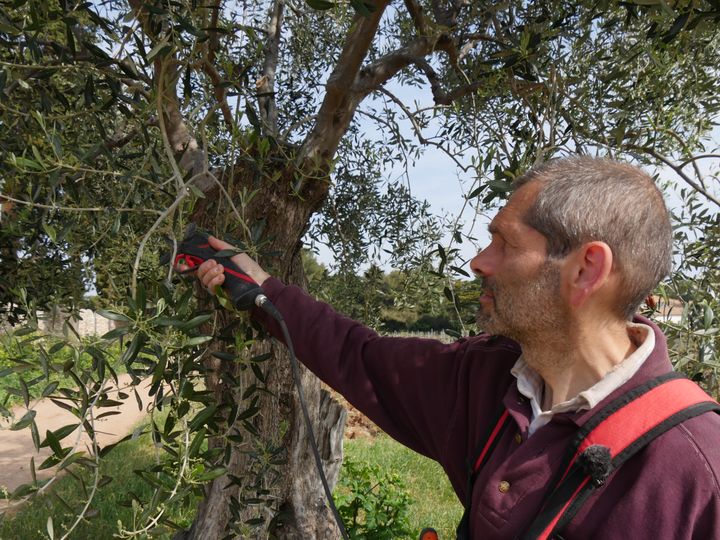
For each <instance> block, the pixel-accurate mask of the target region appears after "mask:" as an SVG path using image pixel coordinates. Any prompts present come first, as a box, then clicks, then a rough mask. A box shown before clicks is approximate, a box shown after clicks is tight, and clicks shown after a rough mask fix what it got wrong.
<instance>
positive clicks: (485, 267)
mask: <svg viewBox="0 0 720 540" xmlns="http://www.w3.org/2000/svg"><path fill="white" fill-rule="evenodd" d="M489 255H490V254H489V253H488V248H485V249H483V250H481V251H480V252H479V253H478V254H477V255H475V257H473V258H472V260H471V261H470V270H472V272H473V274H475V275H476V276H483V277H487V276H490V275H492V274H493V272H494V268H493V264H492V261H491V257H490V256H489Z"/></svg>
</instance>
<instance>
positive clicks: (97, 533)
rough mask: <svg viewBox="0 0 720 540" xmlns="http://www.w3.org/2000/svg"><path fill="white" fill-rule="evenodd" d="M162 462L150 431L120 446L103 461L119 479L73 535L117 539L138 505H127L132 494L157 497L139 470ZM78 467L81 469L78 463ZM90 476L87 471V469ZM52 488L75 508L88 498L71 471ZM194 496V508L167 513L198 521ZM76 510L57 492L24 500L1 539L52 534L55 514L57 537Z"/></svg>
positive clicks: (163, 533) (31, 539) (0, 529)
mask: <svg viewBox="0 0 720 540" xmlns="http://www.w3.org/2000/svg"><path fill="white" fill-rule="evenodd" d="M155 463H156V457H155V450H154V448H153V446H152V442H151V441H150V438H149V436H148V435H144V436H142V437H139V438H138V439H136V440H131V441H127V442H125V443H122V444H120V445H118V446H117V447H116V448H115V449H113V450H112V451H111V452H110V453H109V454H108V455H107V456H106V458H105V459H104V460H103V462H102V464H101V468H100V471H101V474H103V475H107V476H110V477H112V478H113V481H112V482H111V483H110V484H108V485H106V486H104V487H102V488H101V489H100V490H99V491H98V494H97V495H96V496H95V499H94V500H93V503H92V505H91V508H92V509H94V510H96V511H97V515H96V516H95V517H93V518H91V519H89V520H87V521H84V522H81V523H80V524H79V525H78V526H77V527H76V528H75V530H74V531H73V533H72V535H71V538H73V539H85V538H97V539H102V540H105V539H111V538H113V535H114V534H116V533H117V532H118V520H121V521H122V522H123V525H124V526H125V527H126V528H129V527H128V525H129V524H131V523H132V516H133V510H132V508H131V507H128V506H126V504H127V502H128V499H129V493H130V492H133V493H135V494H136V495H137V496H138V497H139V498H140V500H142V501H147V500H149V499H150V498H151V497H152V488H151V487H150V486H149V485H148V484H147V483H145V482H144V481H143V480H142V479H141V478H140V477H139V476H138V475H136V474H135V473H134V472H133V471H134V470H137V469H146V468H149V467H151V466H153V465H154V464H155ZM75 471H78V469H77V468H76V469H75ZM83 477H84V478H85V479H86V482H87V479H88V478H89V476H88V475H87V474H83ZM52 492H53V493H54V494H57V495H59V496H60V497H61V498H62V499H63V500H65V501H66V502H67V503H68V504H69V506H70V507H72V508H74V507H77V506H79V505H81V504H83V503H84V500H85V499H84V498H82V487H81V485H80V483H79V482H77V481H76V480H74V479H73V478H71V477H69V476H64V477H62V478H60V479H59V480H58V481H57V482H56V483H55V484H54V485H53V486H52ZM197 503H198V501H197V500H194V501H193V502H192V503H191V504H190V507H189V508H181V507H171V508H169V509H168V512H167V514H166V517H167V518H168V519H170V520H171V521H173V522H174V523H177V524H179V525H181V526H182V527H184V528H188V527H189V526H190V524H191V523H192V520H193V518H194V515H195V511H196V508H197ZM75 515H76V514H75V513H74V512H71V511H70V510H69V509H67V508H65V507H64V506H63V505H62V504H61V503H60V502H59V501H58V500H57V498H55V497H53V496H52V495H42V496H39V497H36V498H35V499H33V500H32V501H30V502H29V503H27V504H26V505H24V506H23V507H22V508H21V509H20V510H19V511H18V512H17V513H15V514H14V515H13V516H11V517H6V518H5V519H3V520H2V521H1V522H0V540H38V539H41V538H48V534H47V528H46V527H47V521H48V516H52V518H53V528H54V532H55V538H61V537H62V535H63V534H64V533H65V532H66V531H67V529H68V528H69V527H70V525H72V523H73V522H74V521H75ZM173 534H174V532H172V531H171V530H170V529H169V528H161V529H159V530H156V531H154V533H153V538H163V539H170V538H172V536H173Z"/></svg>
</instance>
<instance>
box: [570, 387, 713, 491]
mask: <svg viewBox="0 0 720 540" xmlns="http://www.w3.org/2000/svg"><path fill="white" fill-rule="evenodd" d="M708 401H714V400H713V399H712V398H711V397H710V396H708V395H707V394H706V393H705V391H704V390H703V389H702V388H700V387H699V386H698V385H697V384H695V383H694V382H693V381H691V380H690V379H684V378H683V379H671V380H669V381H667V382H664V383H663V384H661V385H659V386H656V387H655V388H653V389H652V390H649V391H647V392H645V393H644V394H642V395H641V396H639V397H637V398H636V399H634V400H633V401H631V402H630V403H628V404H627V405H625V406H624V407H621V408H620V409H618V410H617V411H615V412H614V413H613V414H611V415H610V416H608V417H607V418H606V419H605V420H603V421H602V422H600V424H598V426H597V427H596V428H595V429H593V430H592V431H591V432H590V433H588V434H587V436H586V437H585V439H584V440H583V441H582V442H581V443H580V446H579V447H578V449H577V452H575V455H574V456H573V458H572V460H571V461H570V464H569V465H568V467H567V469H566V470H565V473H564V474H563V477H562V479H561V480H560V482H562V480H563V479H564V478H565V476H566V475H567V473H568V472H569V471H570V467H572V464H573V463H574V462H575V460H576V459H577V458H578V456H579V455H580V454H581V453H582V452H583V451H585V450H586V449H587V448H588V447H590V446H593V445H595V444H599V445H602V446H607V447H608V448H609V449H610V455H611V456H612V457H613V458H614V457H615V456H617V455H618V454H619V453H620V452H622V451H623V450H625V449H626V448H627V447H628V446H630V445H631V444H632V443H634V442H635V441H636V440H637V439H638V438H639V437H641V436H642V435H643V434H645V433H647V432H648V431H650V430H651V429H653V428H654V427H655V426H658V425H659V424H661V423H662V422H664V421H665V420H667V419H668V418H670V417H671V416H672V415H674V414H676V413H679V412H680V411H682V410H683V409H687V408H688V407H691V406H692V405H697V404H699V403H705V402H708Z"/></svg>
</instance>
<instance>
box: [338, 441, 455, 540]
mask: <svg viewBox="0 0 720 540" xmlns="http://www.w3.org/2000/svg"><path fill="white" fill-rule="evenodd" d="M345 454H346V455H347V456H348V457H350V458H352V459H354V460H356V461H362V462H367V463H371V464H377V465H379V466H380V467H381V468H382V469H385V470H392V471H394V472H396V473H397V474H399V475H400V477H401V478H402V480H403V482H404V484H405V486H406V488H407V490H408V493H409V495H410V498H411V505H410V525H411V527H412V529H413V531H415V533H414V536H413V537H412V538H413V540H414V539H415V538H417V536H418V535H419V534H420V531H421V530H422V529H423V528H425V527H432V528H434V529H435V530H436V531H437V532H438V534H439V536H440V538H441V540H447V539H450V538H455V528H456V527H457V524H458V523H459V521H460V518H461V517H462V512H463V508H462V505H461V504H460V501H459V500H458V498H457V496H456V495H455V492H454V491H453V489H452V487H451V486H450V482H449V481H448V479H447V477H446V476H445V472H444V471H443V470H442V468H441V467H440V465H438V464H437V463H436V462H435V461H432V460H430V459H428V458H426V457H423V456H421V455H420V454H417V453H416V452H413V451H412V450H410V449H409V448H406V447H404V446H403V445H401V444H400V443H398V442H396V441H394V440H393V439H391V438H390V437H388V436H387V435H380V436H378V437H376V438H375V439H374V440H365V439H352V440H348V441H345ZM380 487H382V486H380Z"/></svg>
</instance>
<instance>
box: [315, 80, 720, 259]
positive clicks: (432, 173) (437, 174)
mask: <svg viewBox="0 0 720 540" xmlns="http://www.w3.org/2000/svg"><path fill="white" fill-rule="evenodd" d="M392 91H393V93H395V94H396V95H397V96H398V97H400V98H401V99H403V101H404V102H406V103H412V102H413V101H415V102H417V103H418V105H419V106H420V107H423V106H429V105H430V104H431V103H430V102H429V99H428V98H429V97H430V95H429V92H428V91H423V90H419V89H415V88H401V87H399V86H398V85H397V84H396V85H395V87H394V88H392ZM361 108H362V107H361ZM362 122H363V124H362V125H363V127H364V129H367V130H369V131H372V130H376V127H375V126H374V125H373V124H372V123H371V122H370V121H367V120H363V121H362ZM404 127H405V130H406V135H407V136H408V137H413V136H414V135H413V132H412V130H411V128H410V124H409V122H404ZM706 146H707V150H708V153H716V154H717V149H718V148H720V126H718V127H716V128H715V130H714V131H713V132H712V133H710V134H709V136H708V138H707V143H706ZM473 151H474V152H476V153H477V152H478V151H477V150H473ZM465 158H466V160H468V161H469V158H470V155H469V153H468V154H466V155H465ZM698 165H699V167H700V169H701V171H702V173H703V174H710V173H713V172H714V173H715V174H717V173H718V171H719V170H720V155H718V156H715V157H712V158H709V159H703V160H700V161H698ZM646 170H647V172H649V173H650V174H653V173H655V172H657V173H658V174H659V177H660V179H661V180H663V181H670V182H673V183H674V184H675V187H674V188H671V189H669V190H666V192H665V196H666V203H667V205H668V207H669V209H670V210H671V211H679V210H680V207H681V205H682V199H681V198H680V196H679V194H678V190H679V189H680V188H681V187H687V185H686V184H685V183H684V182H683V181H682V180H681V179H680V178H679V177H678V175H677V174H675V172H674V171H673V170H672V169H670V168H669V167H658V168H656V169H654V170H652V169H647V168H646ZM685 171H686V172H689V173H691V172H692V167H691V166H688V167H687V168H686V169H685ZM403 173H404V171H401V170H399V169H398V168H396V169H393V170H390V171H387V172H386V174H385V177H386V178H387V179H388V180H394V179H396V178H398V177H400V176H401V175H402V174H403ZM471 176H472V172H471V171H469V172H467V173H464V172H463V171H461V170H459V169H458V167H457V166H456V165H455V163H453V161H452V160H451V159H450V158H449V157H448V156H447V155H445V154H444V153H443V152H442V151H440V150H438V149H436V148H434V147H432V146H429V147H427V148H426V150H425V151H424V153H423V154H422V156H421V157H420V158H419V159H418V160H417V161H416V162H415V163H414V164H411V165H409V166H408V178H409V185H410V187H411V190H412V193H413V195H414V196H415V197H417V198H418V199H423V200H427V201H428V202H429V203H430V208H431V211H432V212H433V213H434V214H435V215H450V216H457V215H459V214H460V212H461V209H462V207H463V202H464V196H463V192H467V186H468V183H469V182H470V179H471ZM463 184H464V189H463ZM719 192H720V189H715V194H716V195H717V194H718V193H719ZM712 210H713V211H717V210H718V209H717V208H712ZM473 212H474V211H473V209H472V208H469V207H468V208H466V209H465V212H464V214H463V217H462V219H463V221H464V222H465V223H469V222H470V221H471V220H472V219H473V215H472V214H473ZM496 212H497V209H491V210H489V211H488V212H487V214H486V215H481V216H478V219H477V222H476V223H475V226H474V229H473V234H472V236H474V237H475V238H476V239H477V241H476V242H475V243H474V244H473V243H471V242H464V243H463V244H461V245H460V246H454V247H459V248H460V256H461V258H462V259H463V260H465V261H469V259H470V258H472V257H473V256H474V255H475V254H476V253H477V251H478V250H479V249H482V247H483V246H485V245H487V243H489V241H490V239H489V234H488V233H487V224H488V223H489V222H490V220H491V219H492V217H493V216H494V214H495V213H496ZM449 242H450V239H449V238H446V239H445V240H444V242H443V245H444V246H447V244H448V243H449ZM319 248H320V250H319V256H318V258H319V260H320V262H322V263H324V264H326V265H328V266H329V265H331V263H332V254H331V252H330V250H329V249H328V248H326V247H325V246H319ZM381 266H382V267H383V268H384V269H385V270H386V271H388V270H390V268H389V267H388V266H387V264H383V265H381ZM464 268H465V270H466V271H467V270H468V267H467V264H466V265H465V266H464Z"/></svg>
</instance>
